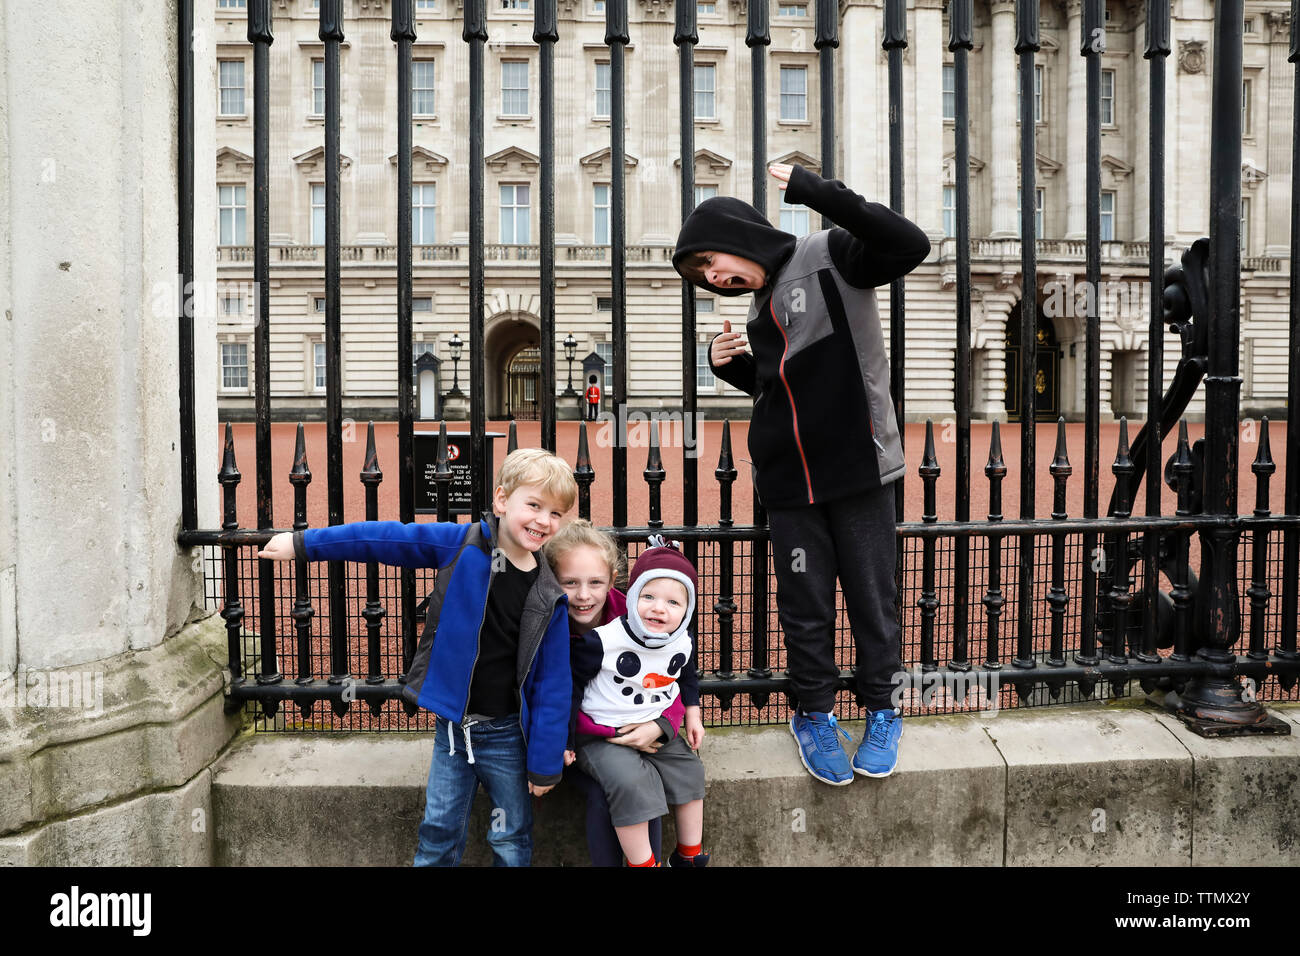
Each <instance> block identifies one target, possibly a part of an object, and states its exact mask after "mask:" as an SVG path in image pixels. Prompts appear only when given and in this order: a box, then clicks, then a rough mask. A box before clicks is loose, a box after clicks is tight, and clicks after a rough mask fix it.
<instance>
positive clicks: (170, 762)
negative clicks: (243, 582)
mask: <svg viewBox="0 0 1300 956" xmlns="http://www.w3.org/2000/svg"><path fill="white" fill-rule="evenodd" d="M225 648H226V639H225V629H224V625H223V622H222V621H221V619H220V618H217V617H209V618H207V619H206V620H204V621H201V622H198V623H195V624H191V625H189V626H187V627H185V628H184V629H182V630H181V631H180V632H178V633H177V634H176V635H175V636H173V637H171V638H169V639H167V640H166V641H164V642H163V644H162V645H161V646H159V647H156V648H152V649H150V650H147V651H133V652H130V653H127V654H123V655H119V656H118V657H113V658H109V659H108V660H103V661H95V662H93V663H91V664H88V665H80V666H79V667H78V668H76V669H68V672H69V673H70V672H72V671H74V670H77V671H84V670H93V671H96V672H102V674H103V677H102V687H103V707H102V710H100V711H99V712H98V713H96V712H92V711H87V710H84V709H80V710H79V709H72V708H51V707H44V708H36V707H27V708H21V709H17V708H0V755H2V756H0V834H6V833H14V832H15V831H20V830H22V829H23V828H25V827H29V826H32V825H34V824H40V823H41V822H42V821H45V820H49V819H51V818H59V817H63V816H65V815H67V814H70V813H76V812H79V811H82V810H85V809H87V808H90V807H95V806H99V805H101V804H109V803H113V802H115V801H120V800H122V799H123V798H126V797H129V796H131V795H132V794H137V793H143V792H145V791H150V790H157V789H161V788H171V787H180V786H182V785H185V784H186V782H187V781H190V780H191V779H192V778H193V777H194V776H195V774H197V773H198V772H199V771H200V770H201V769H203V768H205V767H207V766H208V765H209V764H211V763H212V761H213V760H214V759H215V758H216V757H217V755H218V754H219V753H220V752H221V751H222V749H224V748H225V747H226V745H227V744H228V743H229V742H230V740H231V738H232V737H233V736H234V735H235V734H236V733H238V731H239V726H240V718H239V716H238V715H227V714H226V713H225V712H224V710H223V696H222V691H223V687H224V676H223V675H224V663H225V661H224V655H225ZM12 699H13V696H12V693H10V695H9V696H0V700H12Z"/></svg>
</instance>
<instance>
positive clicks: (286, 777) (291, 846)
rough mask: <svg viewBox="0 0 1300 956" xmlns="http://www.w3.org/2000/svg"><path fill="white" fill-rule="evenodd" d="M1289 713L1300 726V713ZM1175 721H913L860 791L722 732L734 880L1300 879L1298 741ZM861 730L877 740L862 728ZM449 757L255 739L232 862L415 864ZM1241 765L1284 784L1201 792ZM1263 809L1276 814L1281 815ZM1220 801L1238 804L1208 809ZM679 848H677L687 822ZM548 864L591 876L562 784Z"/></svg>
mask: <svg viewBox="0 0 1300 956" xmlns="http://www.w3.org/2000/svg"><path fill="white" fill-rule="evenodd" d="M1273 709H1274V711H1275V712H1277V713H1279V714H1282V715H1283V716H1286V717H1287V719H1291V720H1294V719H1295V718H1296V717H1300V708H1294V707H1285V706H1284V707H1280V708H1273ZM1167 719H1168V718H1165V716H1164V715H1163V714H1160V713H1158V712H1156V711H1155V710H1153V709H1149V708H1141V707H1134V706H1133V705H1132V703H1131V702H1123V703H1118V704H1106V703H1096V704H1086V705H1081V706H1078V707H1073V708H1069V709H1063V708H1053V709H1051V710H1047V709H1038V710H1031V711H1015V712H1002V713H1000V714H998V715H996V716H980V715H969V716H966V715H960V716H946V717H922V718H911V719H909V720H907V722H906V723H905V730H904V735H903V741H902V749H901V755H900V760H899V767H898V770H897V771H896V772H895V773H894V775H893V776H891V777H888V778H886V779H883V780H869V779H866V778H857V779H855V780H854V782H853V784H852V785H851V786H847V787H828V786H825V785H822V784H818V783H816V782H815V781H813V780H812V779H811V778H810V777H809V776H808V775H807V773H806V772H805V771H804V769H803V767H802V765H801V764H800V763H799V759H798V756H797V754H796V752H795V749H794V744H793V742H792V741H791V739H790V732H789V730H788V729H787V728H785V727H783V726H776V727H759V728H715V729H711V730H710V732H709V736H708V738H707V739H706V742H705V746H704V748H703V750H702V751H701V755H702V757H703V759H704V762H705V767H706V770H707V775H708V796H707V797H706V800H705V839H706V843H707V844H708V846H709V847H710V848H711V849H712V850H713V851H714V853H715V859H716V860H717V862H718V863H719V864H722V865H729V866H737V865H740V866H756V865H768V866H771V865H796V864H805V865H827V866H830V865H862V866H867V865H877V864H881V863H885V864H890V863H893V864H920V865H927V864H929V865H934V864H938V865H1003V864H1010V865H1024V864H1085V865H1103V864H1109V863H1112V862H1117V861H1121V862H1124V863H1129V864H1132V863H1136V862H1141V863H1145V864H1187V863H1199V862H1213V861H1214V860H1215V859H1217V857H1215V856H1214V854H1215V853H1217V852H1218V851H1217V850H1212V849H1211V850H1206V851H1205V855H1204V856H1203V855H1202V853H1200V852H1198V853H1197V854H1196V855H1195V856H1193V852H1192V847H1193V843H1194V842H1195V845H1196V846H1198V847H1200V846H1201V841H1202V840H1206V841H1207V842H1206V843H1205V847H1208V848H1213V847H1215V846H1219V845H1222V846H1228V845H1232V846H1235V847H1237V848H1238V850H1240V847H1242V846H1249V847H1255V846H1260V847H1262V848H1264V852H1265V853H1266V855H1268V854H1272V857H1270V858H1273V857H1276V858H1278V859H1285V860H1286V861H1287V862H1290V863H1292V864H1295V863H1297V862H1300V853H1297V852H1296V850H1295V849H1294V848H1291V849H1287V845H1286V844H1284V842H1283V841H1281V840H1274V838H1273V837H1272V835H1271V833H1264V832H1263V831H1262V830H1261V829H1260V828H1261V827H1267V828H1269V829H1270V830H1271V831H1277V832H1281V830H1280V828H1281V827H1283V826H1287V827H1290V828H1291V830H1290V831H1289V832H1294V831H1295V830H1296V829H1297V828H1300V808H1298V807H1297V803H1296V799H1295V798H1294V797H1293V798H1291V799H1290V801H1287V800H1284V799H1282V795H1281V793H1280V791H1279V790H1278V788H1279V787H1280V786H1281V781H1283V780H1285V774H1286V773H1288V772H1290V773H1296V772H1297V771H1300V735H1297V736H1293V737H1284V738H1278V737H1275V738H1253V739H1251V740H1249V741H1242V740H1238V741H1232V742H1228V741H1201V740H1200V738H1197V741H1198V742H1199V743H1200V744H1202V745H1203V749H1198V748H1196V747H1194V746H1193V745H1192V744H1190V743H1188V742H1184V741H1183V740H1182V739H1181V738H1180V736H1179V734H1178V732H1177V729H1176V728H1171V727H1169V726H1167V724H1166V721H1167ZM845 726H846V727H847V728H848V729H849V731H850V733H852V734H853V736H854V740H855V741H856V740H858V739H860V737H861V732H862V725H861V724H855V723H846V724H845ZM1261 740H1268V741H1270V743H1269V744H1268V745H1267V746H1264V747H1261V746H1258V744H1257V741H1261ZM1225 744H1228V745H1229V746H1227V747H1226V748H1225V747H1224V745H1225ZM431 746H432V739H431V737H430V735H427V734H420V735H410V736H402V737H400V738H399V737H395V736H394V737H386V738H384V739H376V738H375V737H374V736H369V737H363V736H360V735H354V736H339V735H331V736H323V735H322V736H314V737H303V736H295V737H285V736H272V735H262V736H256V737H246V738H244V739H242V740H240V741H239V742H238V743H237V744H236V746H235V747H233V748H232V749H231V750H230V751H229V752H228V753H227V754H226V755H225V757H223V759H222V760H221V762H220V763H219V764H218V765H216V766H214V778H213V785H212V804H213V812H214V815H215V824H214V826H215V841H216V845H215V850H214V852H215V860H216V862H217V863H219V864H235V865H262V864H272V863H275V864H279V863H285V862H291V863H294V864H300V865H330V864H334V865H338V864H345V865H363V864H373V865H399V866H403V865H408V864H409V863H410V860H411V856H412V854H413V852H414V846H415V833H416V828H417V826H418V824H419V821H420V818H421V816H422V812H423V805H424V788H425V780H426V777H427V774H428V762H429V757H430V748H431ZM1252 748H1254V749H1252ZM1238 749H1240V750H1241V752H1242V754H1245V755H1248V756H1246V757H1245V759H1251V760H1252V763H1253V762H1254V761H1253V758H1255V757H1258V758H1260V760H1261V761H1262V763H1261V767H1264V765H1267V766H1266V774H1267V779H1268V780H1270V781H1272V783H1271V784H1269V785H1268V786H1264V787H1260V786H1251V787H1241V788H1231V787H1218V788H1217V789H1211V788H1209V787H1208V786H1207V787H1205V788H1202V787H1197V786H1194V785H1193V781H1194V780H1195V779H1197V774H1196V772H1195V771H1196V768H1197V767H1199V766H1202V765H1207V766H1208V765H1210V764H1213V763H1215V762H1226V761H1227V760H1229V759H1231V760H1232V761H1233V766H1234V767H1237V768H1240V767H1241V764H1242V760H1243V756H1235V755H1232V754H1235V752H1236V751H1237V750H1238ZM1288 768H1289V769H1288ZM1261 772H1265V771H1261ZM1252 779H1253V777H1252ZM286 788H288V789H286ZM1262 799H1270V800H1273V801H1274V805H1273V806H1271V807H1270V808H1269V811H1268V812H1267V813H1260V812H1258V811H1259V807H1258V801H1260V800H1262ZM1209 800H1215V801H1223V802H1222V803H1216V804H1214V805H1213V807H1211V806H1201V805H1198V804H1204V803H1205V802H1206V801H1209ZM1097 809H1100V810H1102V811H1104V814H1105V816H1104V817H1098V816H1097V815H1096V814H1095V813H1094V811H1095V810H1097ZM488 812H489V808H488V806H487V801H486V800H485V799H484V798H483V797H482V796H480V799H479V800H478V802H477V803H476V806H475V811H474V816H473V822H472V825H471V836H470V839H469V843H468V846H467V851H466V857H465V862H466V863H470V864H484V863H489V862H490V854H489V853H488V851H487V848H486V844H485V842H484V840H483V834H484V833H485V831H486V826H487V822H488ZM1102 822H1104V829H1094V827H1095V826H1096V825H1097V824H1098V823H1102ZM1198 827H1199V828H1207V827H1208V828H1214V829H1215V830H1216V831H1219V832H1214V833H1208V832H1202V833H1197V830H1198ZM664 832H665V841H668V840H669V839H670V834H671V825H670V824H666V825H665V830H664ZM1194 834H1195V835H1196V840H1195V841H1193V835H1194ZM534 847H535V848H534V861H535V863H536V864H538V865H582V864H584V863H585V862H586V857H585V835H584V831H583V817H582V808H581V798H580V796H579V795H578V794H577V793H576V792H575V790H574V788H572V787H569V786H565V785H563V784H562V785H561V786H560V787H559V788H557V789H556V790H555V791H554V792H553V793H552V794H549V795H547V796H546V797H545V798H543V799H542V800H541V801H540V802H539V803H538V804H537V816H536V826H535V841H534ZM1288 853H1289V856H1287V855H1286V854H1288ZM1238 858H1239V857H1238Z"/></svg>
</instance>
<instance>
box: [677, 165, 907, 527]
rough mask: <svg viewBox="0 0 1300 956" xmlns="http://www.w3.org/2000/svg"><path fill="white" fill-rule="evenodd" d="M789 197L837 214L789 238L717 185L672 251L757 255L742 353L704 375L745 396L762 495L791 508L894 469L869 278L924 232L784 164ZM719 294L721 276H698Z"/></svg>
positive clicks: (881, 479) (903, 261) (896, 269)
mask: <svg viewBox="0 0 1300 956" xmlns="http://www.w3.org/2000/svg"><path fill="white" fill-rule="evenodd" d="M786 200H787V202H789V203H791V204H796V203H798V204H803V205H805V206H807V207H809V208H810V209H812V210H813V211H814V212H819V213H822V214H823V215H825V216H827V217H828V218H830V219H831V220H832V221H833V222H834V223H836V227H835V228H832V229H829V230H822V231H820V232H816V233H813V234H811V235H808V236H804V237H802V238H798V239H796V238H795V237H794V236H792V235H790V234H789V233H787V232H782V231H781V230H780V229H776V228H774V227H773V226H772V225H771V223H769V222H768V221H767V219H766V218H765V217H764V216H763V215H762V214H761V213H760V212H758V210H756V209H755V208H754V207H753V206H751V205H749V204H748V203H746V202H743V201H741V200H739V199H733V198H727V197H717V198H713V199H707V200H705V201H704V202H702V203H701V204H700V205H699V206H698V207H697V208H696V209H695V210H694V211H693V212H692V213H691V214H690V216H688V217H687V219H686V221H685V222H684V223H683V224H682V229H681V233H680V234H679V236H678V239H677V246H676V249H675V250H674V252H673V265H674V266H675V267H676V268H677V269H678V271H679V272H680V271H681V266H682V262H683V260H684V259H685V258H686V256H687V255H688V254H690V253H692V252H705V251H710V252H726V253H730V254H732V255H737V256H741V257H743V258H746V259H749V260H751V261H753V262H756V263H758V264H759V265H760V266H762V267H763V270H764V272H765V273H766V276H767V281H766V283H765V284H764V286H763V287H762V288H761V289H758V290H756V291H754V302H753V305H752V306H751V307H750V312H749V318H748V322H747V325H746V332H747V338H748V340H749V348H750V353H752V354H743V355H739V356H736V357H735V358H733V359H732V360H731V361H730V362H728V363H727V364H725V365H722V366H716V365H713V362H712V357H710V361H709V365H710V367H711V368H712V369H713V372H714V374H715V375H717V376H718V377H719V378H721V379H722V380H723V381H725V382H728V383H729V384H731V385H734V386H735V387H736V388H739V389H741V390H742V391H744V392H746V393H748V394H750V395H752V396H754V412H753V416H752V419H751V421H750V427H749V452H750V457H751V458H752V460H753V464H754V469H755V486H756V488H757V490H758V494H759V497H760V498H761V499H762V501H763V503H764V505H766V506H767V507H769V508H789V507H796V506H800V505H808V504H818V503H822V502H825V501H831V500H834V499H836V498H842V497H846V496H849V495H853V494H859V493H861V492H864V491H868V490H870V489H872V488H876V487H880V486H881V485H884V484H887V483H889V482H891V481H894V480H896V479H897V478H899V477H901V476H902V474H903V470H904V463H903V455H902V442H901V440H900V437H899V433H898V423H897V421H896V419H895V416H894V407H893V401H892V399H891V397H890V394H889V367H888V364H887V362H886V361H885V350H884V340H883V333H882V330H881V323H880V314H879V311H878V308H877V304H876V294H875V291H874V287H875V286H879V285H883V284H885V283H887V282H890V281H892V280H893V279H896V278H899V277H900V276H904V275H906V274H907V273H909V272H911V271H912V270H913V269H915V268H916V267H917V266H918V265H919V264H920V263H921V262H922V261H923V260H924V259H925V257H926V256H927V255H928V254H929V251H930V241H929V239H928V238H927V237H926V235H925V233H923V232H922V231H921V230H920V229H919V228H917V227H916V226H915V225H914V224H913V223H911V222H909V221H908V220H907V219H905V218H903V217H902V216H900V215H898V214H897V213H895V212H893V210H891V209H889V208H888V207H886V206H882V205H880V204H879V203H871V202H867V201H866V200H865V199H863V198H862V197H861V196H859V195H858V194H857V193H855V192H853V191H852V190H851V189H849V188H848V187H847V186H845V185H844V184H843V183H842V182H840V181H838V180H823V179H822V178H821V177H820V176H817V175H816V174H815V173H810V172H808V171H807V170H805V169H803V168H801V167H798V166H796V167H794V168H793V170H792V172H791V176H790V182H789V185H788V187H787V190H786ZM696 285H698V286H699V287H700V288H704V289H708V290H709V291H711V292H715V293H717V294H719V295H728V296H734V295H741V294H744V293H745V292H748V291H750V290H748V289H723V288H718V287H716V286H712V285H710V284H709V283H708V282H707V281H703V280H701V281H699V282H697V283H696Z"/></svg>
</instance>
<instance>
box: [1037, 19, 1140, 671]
mask: <svg viewBox="0 0 1300 956" xmlns="http://www.w3.org/2000/svg"><path fill="white" fill-rule="evenodd" d="M1153 2H1156V3H1159V2H1160V0H1153ZM1104 10H1105V0H1083V22H1082V30H1081V32H1080V41H1081V43H1082V49H1081V50H1080V51H1079V52H1080V54H1081V55H1082V56H1083V57H1084V58H1085V59H1084V63H1085V68H1086V70H1087V97H1088V110H1087V134H1086V141H1085V144H1084V146H1085V150H1086V164H1085V165H1086V173H1085V176H1086V186H1085V193H1086V195H1087V200H1086V202H1087V208H1086V210H1085V217H1086V223H1087V225H1086V230H1087V232H1086V235H1087V240H1086V242H1085V249H1084V281H1085V282H1086V283H1087V286H1086V288H1087V290H1088V296H1087V299H1086V300H1085V301H1087V302H1088V303H1090V304H1089V305H1088V307H1087V310H1086V311H1085V312H1084V322H1085V328H1084V398H1083V409H1084V411H1083V422H1084V424H1083V517H1084V518H1085V519H1089V518H1096V517H1097V501H1098V498H1099V497H1100V493H1099V483H1098V482H1099V472H1100V461H1101V458H1100V445H1101V316H1100V314H1099V312H1098V307H1097V298H1098V297H1097V291H1098V290H1099V289H1100V288H1101V200H1100V194H1101V111H1100V109H1099V108H1098V104H1099V103H1100V100H1101V51H1100V50H1098V49H1096V44H1095V43H1094V42H1092V41H1093V38H1095V37H1097V36H1101V37H1105V35H1106V34H1105V31H1106V25H1105V20H1104V19H1103V12H1104ZM1150 16H1151V14H1150V13H1149V12H1148V14H1147V17H1148V21H1149V20H1150ZM1098 31H1100V33H1099V32H1098ZM1085 38H1086V39H1087V40H1088V42H1086V43H1083V42H1082V41H1083V40H1084V39H1085ZM1153 175H1154V171H1153ZM1022 359H1023V355H1022ZM1099 557H1100V555H1099V553H1098V550H1097V535H1096V533H1095V532H1085V533H1084V535H1083V588H1082V591H1081V594H1080V601H1081V606H1080V613H1081V619H1080V622H1079V651H1078V653H1077V654H1076V655H1075V658H1074V660H1075V663H1076V664H1081V665H1083V666H1085V667H1090V666H1092V665H1094V664H1096V663H1097V661H1098V657H1097V637H1096V617H1097V564H1098V558H1099Z"/></svg>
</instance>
